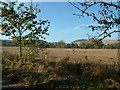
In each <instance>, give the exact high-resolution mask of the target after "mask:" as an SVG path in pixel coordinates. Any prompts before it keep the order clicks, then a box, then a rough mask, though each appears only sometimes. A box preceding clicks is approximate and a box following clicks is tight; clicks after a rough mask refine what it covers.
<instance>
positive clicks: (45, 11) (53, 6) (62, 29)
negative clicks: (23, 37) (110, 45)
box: [0, 2, 118, 43]
mask: <svg viewBox="0 0 120 90" xmlns="http://www.w3.org/2000/svg"><path fill="white" fill-rule="evenodd" d="M35 4H39V7H38V8H40V9H41V12H40V13H39V14H38V18H37V19H38V20H48V21H49V22H50V28H49V34H50V35H49V36H46V41H48V42H58V41H60V40H63V41H65V42H68V43H69V42H72V41H74V40H77V39H88V36H87V35H86V34H89V35H92V36H94V35H96V32H93V31H91V29H89V28H83V27H80V26H89V25H96V23H95V22H93V20H92V18H90V17H83V18H79V17H77V16H75V15H73V14H74V13H78V14H79V13H80V12H79V11H78V10H77V9H76V8H74V7H73V6H71V5H70V4H69V3H68V2H34V3H33V5H35ZM26 5H29V3H26ZM98 9H99V7H94V8H92V9H90V11H89V12H94V11H97V10H98ZM117 38H118V34H113V35H112V37H111V38H107V39H117ZM0 39H9V37H5V36H0Z"/></svg>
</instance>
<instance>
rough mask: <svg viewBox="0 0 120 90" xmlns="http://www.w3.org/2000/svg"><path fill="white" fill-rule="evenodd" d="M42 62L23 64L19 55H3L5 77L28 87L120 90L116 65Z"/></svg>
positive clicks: (4, 53) (119, 76)
mask: <svg viewBox="0 0 120 90" xmlns="http://www.w3.org/2000/svg"><path fill="white" fill-rule="evenodd" d="M40 60H41V59H40ZM40 60H36V61H26V62H19V56H17V55H11V54H9V53H7V52H3V60H2V62H3V65H2V66H3V77H7V78H9V79H10V80H12V81H13V82H16V83H18V84H19V85H21V86H26V87H40V88H41V87H44V88H55V89H65V88H66V89H78V90H81V89H82V90H109V89H114V88H115V89H118V90H119V89H120V72H119V71H117V69H116V67H115V66H114V65H111V66H107V65H102V64H93V63H77V62H76V63H71V62H64V61H58V62H54V61H47V60H44V63H41V62H40Z"/></svg>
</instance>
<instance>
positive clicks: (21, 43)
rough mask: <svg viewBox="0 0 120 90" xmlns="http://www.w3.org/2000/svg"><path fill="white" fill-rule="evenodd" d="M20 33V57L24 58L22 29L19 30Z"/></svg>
mask: <svg viewBox="0 0 120 90" xmlns="http://www.w3.org/2000/svg"><path fill="white" fill-rule="evenodd" d="M19 33H20V43H19V49H20V54H19V55H20V58H22V34H21V31H20V32H19Z"/></svg>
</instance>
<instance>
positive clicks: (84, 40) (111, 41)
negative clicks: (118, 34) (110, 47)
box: [72, 39, 120, 45]
mask: <svg viewBox="0 0 120 90" xmlns="http://www.w3.org/2000/svg"><path fill="white" fill-rule="evenodd" d="M89 42H90V41H89V40H88V39H78V40H75V41H73V42H72V43H75V44H78V45H79V44H80V43H89ZM102 42H103V44H104V45H107V44H117V43H120V40H109V39H108V40H102Z"/></svg>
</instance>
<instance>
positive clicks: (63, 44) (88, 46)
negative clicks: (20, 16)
mask: <svg viewBox="0 0 120 90" xmlns="http://www.w3.org/2000/svg"><path fill="white" fill-rule="evenodd" d="M35 43H37V44H38V46H39V47H42V48H80V49H119V48H120V44H118V43H114V44H107V45H105V44H103V42H100V43H98V44H95V45H93V44H92V43H85V42H81V43H80V44H77V43H73V42H72V43H66V42H64V41H62V40H61V41H59V42H47V41H44V40H39V41H36V42H35V41H34V42H32V44H35ZM2 46H19V45H18V44H17V43H15V42H12V41H10V40H3V41H2Z"/></svg>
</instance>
